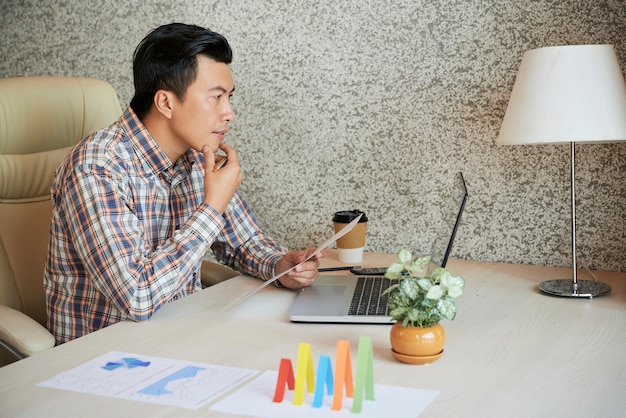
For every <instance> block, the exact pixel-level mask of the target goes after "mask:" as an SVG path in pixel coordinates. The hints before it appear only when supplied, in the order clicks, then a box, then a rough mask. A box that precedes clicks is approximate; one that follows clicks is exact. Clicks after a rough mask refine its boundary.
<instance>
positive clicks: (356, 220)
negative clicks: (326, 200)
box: [226, 214, 363, 309]
mask: <svg viewBox="0 0 626 418" xmlns="http://www.w3.org/2000/svg"><path fill="white" fill-rule="evenodd" d="M362 216H363V214H360V215H359V216H357V217H356V218H354V219H353V220H352V221H351V222H350V223H349V224H348V225H346V226H345V227H344V228H342V229H341V231H339V232H337V233H336V234H335V235H333V236H332V237H330V238H329V239H328V241H326V242H324V243H323V244H322V245H320V246H319V247H317V248H316V249H315V251H313V252H312V253H311V254H310V255H309V256H308V257H307V258H306V259H305V260H303V261H302V262H301V263H299V264H296V265H295V266H293V267H292V268H290V269H288V270H285V271H283V272H282V273H280V274H277V275H276V276H274V277H272V278H271V279H270V280H268V281H266V282H263V283H262V284H261V285H259V286H258V287H257V288H255V289H252V290H251V291H249V292H248V293H246V294H244V295H243V296H241V297H240V298H238V299H235V300H234V301H233V302H232V303H231V304H229V305H228V306H227V307H226V309H230V308H231V307H233V306H235V305H238V304H239V303H241V302H243V301H244V300H245V299H247V298H249V297H250V296H252V295H254V294H255V293H256V292H258V291H259V290H261V289H263V288H264V287H265V286H267V285H269V284H270V283H274V282H275V281H276V280H278V279H280V278H281V277H283V276H284V275H285V274H287V273H289V272H290V271H291V270H293V269H295V268H296V267H298V266H299V265H301V264H302V263H306V262H307V261H309V260H310V259H312V258H313V257H315V256H316V255H318V254H319V253H321V252H322V251H323V250H324V249H325V248H326V247H328V246H329V245H330V244H332V243H333V242H335V241H337V240H338V239H339V238H341V237H343V236H344V235H346V234H347V233H348V232H350V231H352V229H353V228H354V227H355V225H356V224H357V223H359V220H360V219H361V217H362Z"/></svg>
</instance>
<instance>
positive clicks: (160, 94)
mask: <svg viewBox="0 0 626 418" xmlns="http://www.w3.org/2000/svg"><path fill="white" fill-rule="evenodd" d="M174 104H175V96H174V93H172V92H171V91H167V90H163V89H161V90H157V92H156V93H155V95H154V107H155V109H156V110H157V112H159V113H160V114H162V115H163V116H165V117H166V118H167V119H171V118H172V113H173V110H174Z"/></svg>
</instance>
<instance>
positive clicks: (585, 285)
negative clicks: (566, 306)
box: [539, 142, 611, 298]
mask: <svg viewBox="0 0 626 418" xmlns="http://www.w3.org/2000/svg"><path fill="white" fill-rule="evenodd" d="M575 148H576V144H575V143H574V142H572V161H571V166H572V167H571V168H572V170H571V171H572V180H571V187H572V279H556V280H547V281H545V282H541V283H540V284H539V290H541V291H542V292H544V293H547V294H549V295H552V296H563V297H576V298H593V297H595V296H602V295H606V294H607V293H609V292H610V291H611V286H609V285H608V284H606V283H602V282H598V281H593V280H578V278H577V272H576V176H575V175H574V159H575Z"/></svg>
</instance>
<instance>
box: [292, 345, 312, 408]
mask: <svg viewBox="0 0 626 418" xmlns="http://www.w3.org/2000/svg"><path fill="white" fill-rule="evenodd" d="M305 384H306V386H307V389H308V392H309V393H313V392H314V390H315V372H314V371H313V354H312V353H311V345H310V344H307V343H300V346H299V347H298V361H297V362H296V384H295V390H294V394H293V404H294V405H302V404H303V403H304V386H305Z"/></svg>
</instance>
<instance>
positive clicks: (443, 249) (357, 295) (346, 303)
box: [289, 172, 468, 324]
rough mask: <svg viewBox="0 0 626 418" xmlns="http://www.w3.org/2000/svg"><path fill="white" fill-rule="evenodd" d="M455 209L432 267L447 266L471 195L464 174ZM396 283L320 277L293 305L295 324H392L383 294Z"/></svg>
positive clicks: (456, 186) (381, 279)
mask: <svg viewBox="0 0 626 418" xmlns="http://www.w3.org/2000/svg"><path fill="white" fill-rule="evenodd" d="M451 194H452V206H451V207H450V209H449V210H448V211H446V212H449V213H444V219H443V222H444V224H445V225H448V226H449V228H451V232H450V229H448V228H446V229H447V231H448V233H445V235H444V236H445V238H444V239H443V240H442V239H438V240H436V242H435V251H434V254H433V261H432V262H431V264H432V265H431V266H429V269H430V268H434V267H436V266H441V267H445V266H446V263H447V262H448V258H449V257H450V253H451V251H452V244H453V243H454V239H455V237H456V232H457V230H458V228H459V223H460V222H461V215H462V214H463V210H464V209H465V203H466V202H467V198H468V193H467V188H466V186H465V180H464V178H463V174H462V173H460V172H459V173H458V174H457V175H456V178H455V181H454V187H453V188H452V193H451ZM394 283H396V281H395V280H394V281H392V280H389V279H386V278H385V277H383V276H356V275H352V276H348V275H344V276H338V275H320V276H319V277H318V278H317V279H316V280H315V283H314V284H313V285H312V286H309V287H306V288H303V289H302V290H301V291H300V292H299V293H298V295H297V296H296V298H295V299H294V302H293V304H292V306H291V312H290V315H289V319H290V320H291V321H292V322H330V323H346V324H349V323H352V324H358V323H360V324H390V323H392V322H393V319H392V318H391V316H389V311H388V308H387V305H386V299H387V295H382V293H383V292H384V291H385V289H387V288H388V287H389V286H390V285H392V284H394Z"/></svg>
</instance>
